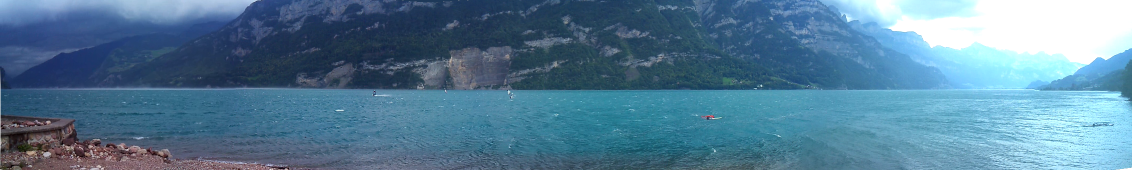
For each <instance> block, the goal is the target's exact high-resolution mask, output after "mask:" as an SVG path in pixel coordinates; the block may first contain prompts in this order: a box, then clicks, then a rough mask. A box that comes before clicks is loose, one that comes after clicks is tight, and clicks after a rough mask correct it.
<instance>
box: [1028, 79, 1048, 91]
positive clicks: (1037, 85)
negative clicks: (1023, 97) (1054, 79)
mask: <svg viewBox="0 0 1132 170" xmlns="http://www.w3.org/2000/svg"><path fill="white" fill-rule="evenodd" d="M1046 85H1049V82H1048V81H1041V80H1034V81H1033V82H1030V84H1029V85H1026V89H1041V88H1042V87H1044V86H1046Z"/></svg>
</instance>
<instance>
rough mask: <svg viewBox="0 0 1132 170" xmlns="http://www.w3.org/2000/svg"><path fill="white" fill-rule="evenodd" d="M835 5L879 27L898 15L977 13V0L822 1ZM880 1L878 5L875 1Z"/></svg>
mask: <svg viewBox="0 0 1132 170" xmlns="http://www.w3.org/2000/svg"><path fill="white" fill-rule="evenodd" d="M821 1H822V3H825V4H826V5H831V6H834V7H837V8H838V9H839V10H840V11H841V13H845V15H847V16H849V17H850V18H852V19H853V20H861V21H863V22H876V23H877V24H878V25H880V26H882V27H889V26H892V25H894V24H896V21H897V20H899V19H900V18H901V17H909V18H912V19H919V20H928V19H936V18H944V17H970V16H974V15H975V14H976V12H975V5H977V4H978V1H977V0H893V1H891V2H883V1H882V2H877V0H821ZM878 3H881V4H878Z"/></svg>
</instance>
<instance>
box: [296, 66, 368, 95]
mask: <svg viewBox="0 0 1132 170" xmlns="http://www.w3.org/2000/svg"><path fill="white" fill-rule="evenodd" d="M338 65H339V66H338V67H336V68H334V70H331V71H330V72H329V73H326V74H325V75H322V76H317V75H316V76H312V75H311V74H307V73H299V74H297V75H295V84H298V85H299V87H304V88H339V89H341V88H346V86H347V85H349V84H350V80H353V79H354V72H355V71H356V70H357V68H354V63H345V64H338Z"/></svg>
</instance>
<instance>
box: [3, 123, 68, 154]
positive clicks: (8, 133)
mask: <svg viewBox="0 0 1132 170" xmlns="http://www.w3.org/2000/svg"><path fill="white" fill-rule="evenodd" d="M0 117H3V119H4V122H10V121H34V120H39V121H41V122H43V121H51V122H52V123H51V124H49V125H44V126H33V127H23V128H15V129H4V131H3V132H0V133H2V134H3V140H0V142H2V143H3V144H2V145H3V146H2V147H0V149H3V150H4V152H9V151H13V150H15V149H16V146H18V145H20V144H52V145H58V144H60V142H62V141H64V140H66V139H71V140H75V139H76V137H77V134H76V133H75V125H74V123H75V120H74V119H59V118H41V117H25V116H8V115H4V116H0Z"/></svg>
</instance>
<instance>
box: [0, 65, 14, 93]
mask: <svg viewBox="0 0 1132 170" xmlns="http://www.w3.org/2000/svg"><path fill="white" fill-rule="evenodd" d="M10 88H12V87H11V86H8V72H7V71H4V67H0V89H10Z"/></svg>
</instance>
